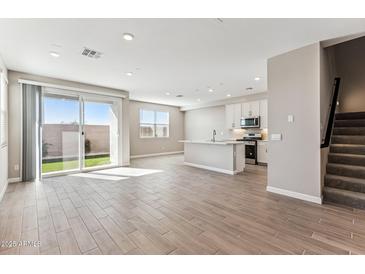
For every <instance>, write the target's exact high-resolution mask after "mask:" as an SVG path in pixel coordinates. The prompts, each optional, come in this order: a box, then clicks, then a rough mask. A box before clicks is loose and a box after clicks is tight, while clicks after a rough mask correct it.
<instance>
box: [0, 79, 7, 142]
mask: <svg viewBox="0 0 365 274" xmlns="http://www.w3.org/2000/svg"><path fill="white" fill-rule="evenodd" d="M7 124H8V119H7V96H6V81H5V77H4V75H3V73H1V74H0V147H2V146H5V145H6V143H7V140H6V139H7V136H6V130H7Z"/></svg>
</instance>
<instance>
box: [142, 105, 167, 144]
mask: <svg viewBox="0 0 365 274" xmlns="http://www.w3.org/2000/svg"><path fill="white" fill-rule="evenodd" d="M141 111H152V112H153V120H154V123H141ZM157 112H164V113H167V115H168V123H167V124H161V123H156V118H157ZM138 118H139V121H138V124H139V138H141V139H160V138H162V139H167V138H170V112H169V111H162V110H153V109H148V108H139V111H138ZM141 125H151V126H152V127H153V136H143V135H142V134H141ZM157 126H167V136H157V134H156V129H157Z"/></svg>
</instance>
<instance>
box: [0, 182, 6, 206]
mask: <svg viewBox="0 0 365 274" xmlns="http://www.w3.org/2000/svg"><path fill="white" fill-rule="evenodd" d="M7 188H8V183H5V185H4V188H3V189H2V190H1V192H0V202H1V200H2V199H3V197H4V194H5V191H6V189H7Z"/></svg>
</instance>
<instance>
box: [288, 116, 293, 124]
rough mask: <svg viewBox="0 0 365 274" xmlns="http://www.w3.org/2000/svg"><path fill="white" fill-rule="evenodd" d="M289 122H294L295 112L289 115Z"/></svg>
mask: <svg viewBox="0 0 365 274" xmlns="http://www.w3.org/2000/svg"><path fill="white" fill-rule="evenodd" d="M288 122H289V123H294V115H293V114H289V115H288Z"/></svg>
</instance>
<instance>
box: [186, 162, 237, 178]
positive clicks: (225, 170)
mask: <svg viewBox="0 0 365 274" xmlns="http://www.w3.org/2000/svg"><path fill="white" fill-rule="evenodd" d="M184 165H186V166H192V167H197V168H202V169H207V170H211V171H216V172H220V173H225V174H229V175H235V174H236V173H237V172H236V171H233V170H228V169H222V168H218V167H212V166H205V165H198V164H193V163H189V162H184Z"/></svg>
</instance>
